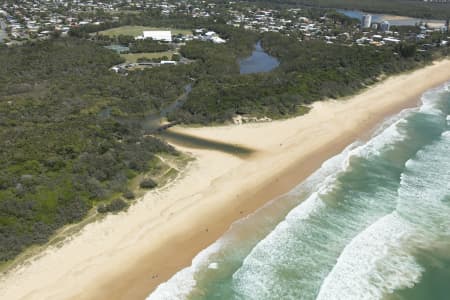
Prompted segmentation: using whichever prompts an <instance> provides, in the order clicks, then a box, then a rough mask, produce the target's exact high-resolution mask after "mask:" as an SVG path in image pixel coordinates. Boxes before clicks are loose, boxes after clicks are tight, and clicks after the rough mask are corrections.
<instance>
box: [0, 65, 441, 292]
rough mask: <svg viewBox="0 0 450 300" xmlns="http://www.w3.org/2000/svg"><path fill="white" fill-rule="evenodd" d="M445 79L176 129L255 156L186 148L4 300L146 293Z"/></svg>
mask: <svg viewBox="0 0 450 300" xmlns="http://www.w3.org/2000/svg"><path fill="white" fill-rule="evenodd" d="M449 79H450V61H448V60H446V61H441V62H438V63H436V64H435V65H433V66H430V67H427V68H424V69H421V70H418V71H415V72H413V73H411V74H406V75H401V76H396V77H393V78H390V79H388V80H386V81H384V82H383V83H381V84H378V85H376V86H374V87H372V88H370V89H368V90H366V91H364V92H363V93H362V94H360V95H358V96H355V97H352V98H351V99H349V100H347V101H328V102H320V103H316V104H315V105H314V108H313V110H312V111H311V112H310V113H309V114H307V115H306V116H302V117H298V118H294V119H289V120H285V121H276V122H271V123H260V124H246V125H239V126H222V127H206V128H192V129H190V128H176V129H174V130H176V131H179V132H184V133H188V134H192V135H196V136H199V137H204V138H209V139H214V140H219V141H223V142H228V143H233V144H240V145H244V146H247V147H250V148H254V149H256V150H257V151H258V152H257V154H256V155H254V156H252V157H250V158H248V159H241V158H238V157H235V156H232V155H229V154H225V153H221V152H217V151H210V150H199V149H187V148H183V149H182V150H184V151H187V152H190V153H192V155H193V156H194V157H196V160H195V161H194V162H193V163H191V165H190V166H189V167H188V168H187V169H186V170H185V171H184V172H182V174H181V175H180V178H179V179H177V180H176V181H174V182H173V183H172V184H170V186H168V187H166V188H163V189H159V190H156V191H152V192H149V193H148V194H147V195H146V196H145V197H144V199H143V200H142V201H140V202H138V203H137V204H136V205H134V206H133V207H131V208H130V209H129V210H128V211H127V212H125V213H120V214H118V215H111V216H108V217H106V218H105V219H104V220H102V221H99V222H95V223H92V224H89V225H87V226H86V227H85V228H84V229H83V230H82V231H81V232H80V233H79V234H77V235H76V236H73V237H72V238H71V239H70V240H69V241H67V242H66V243H64V245H63V246H62V247H61V248H54V247H51V248H49V249H47V250H46V251H45V252H44V253H42V255H40V256H39V257H37V258H35V259H34V260H32V261H30V262H29V263H27V264H26V265H23V266H21V267H20V268H17V269H16V270H13V271H12V272H10V273H9V274H7V275H4V276H2V278H1V279H0V299H8V300H13V299H58V300H60V299H68V298H73V299H136V298H137V299H140V298H144V297H145V296H146V295H147V294H148V293H149V292H150V291H151V290H152V289H154V288H155V286H156V285H157V284H159V283H160V282H162V281H164V280H166V279H167V278H169V277H170V276H171V275H173V274H174V273H175V272H176V271H178V270H179V269H181V268H183V267H185V266H187V265H189V263H190V261H191V259H192V258H193V256H195V254H196V253H198V251H200V250H201V249H202V248H204V247H206V246H207V245H208V244H210V243H212V242H213V241H214V240H215V239H217V238H218V237H219V236H220V235H221V234H222V233H223V232H224V231H225V230H226V229H227V228H228V226H229V225H230V224H231V223H232V222H233V221H234V220H236V219H237V218H239V217H242V216H243V215H245V214H248V213H250V212H251V211H253V210H255V209H256V208H258V207H259V206H261V205H262V204H264V203H265V202H267V201H269V200H270V199H272V198H273V197H274V196H276V195H279V194H281V193H284V192H286V191H288V190H289V189H290V188H292V187H293V186H295V185H296V184H297V183H298V182H299V181H300V180H301V179H303V178H305V177H306V176H307V175H308V174H310V173H311V172H312V171H313V170H314V169H315V168H317V167H319V166H320V164H321V163H322V162H323V161H325V160H326V159H328V158H329V157H330V156H332V155H334V154H336V153H338V152H340V151H341V150H342V149H343V148H344V147H345V146H346V145H348V144H349V143H351V142H353V141H354V140H355V139H357V138H360V137H361V136H362V135H364V134H367V131H368V130H371V129H372V128H374V126H375V125H376V124H377V123H379V122H380V121H382V120H383V119H384V118H385V117H387V116H388V115H391V114H393V113H396V112H398V111H400V110H401V109H402V108H405V107H410V106H414V105H416V104H417V103H418V101H419V95H420V94H421V93H423V92H424V91H426V90H427V89H429V88H431V87H433V86H436V85H438V84H441V83H443V82H445V81H447V80H449ZM294 167H295V168H294ZM206 229H208V230H206ZM156 275H158V276H157V277H156ZM152 277H153V278H152Z"/></svg>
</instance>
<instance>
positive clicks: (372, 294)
mask: <svg viewBox="0 0 450 300" xmlns="http://www.w3.org/2000/svg"><path fill="white" fill-rule="evenodd" d="M413 234H414V230H413V229H412V228H411V227H410V226H409V225H408V223H406V222H404V221H403V220H402V219H401V218H400V217H399V216H398V215H397V214H396V213H395V212H394V213H392V214H390V215H387V216H385V217H383V218H381V219H380V220H378V221H377V222H376V223H374V224H372V225H371V226H370V227H368V228H367V229H366V230H364V231H363V232H361V233H360V234H359V235H357V236H356V237H355V238H354V239H353V240H352V241H351V242H350V243H349V244H348V245H347V246H346V247H345V249H344V250H343V252H342V254H341V255H340V257H339V258H338V260H337V263H336V265H335V266H334V268H333V269H332V271H331V272H330V273H329V275H328V276H327V277H326V278H325V280H324V281H323V283H322V286H321V288H320V292H319V295H318V297H317V299H318V300H328V299H333V300H334V299H336V300H337V299H345V300H349V299H350V300H351V299H355V300H362V299H367V300H368V299H381V298H382V297H383V295H385V294H386V293H390V292H392V291H394V290H395V289H399V288H405V287H410V286H411V285H413V284H414V283H415V282H418V280H419V279H420V277H421V274H422V272H423V269H422V267H421V266H420V265H419V264H418V263H417V262H416V261H415V258H414V256H413V255H411V254H410V253H409V251H408V247H406V246H405V242H406V241H407V240H408V238H410V237H411V236H412V235H413Z"/></svg>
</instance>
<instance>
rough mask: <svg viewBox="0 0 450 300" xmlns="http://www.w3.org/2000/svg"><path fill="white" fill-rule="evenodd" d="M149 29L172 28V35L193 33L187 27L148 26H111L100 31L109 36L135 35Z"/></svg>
mask: <svg viewBox="0 0 450 300" xmlns="http://www.w3.org/2000/svg"><path fill="white" fill-rule="evenodd" d="M147 30H148V31H149V30H170V31H172V35H177V34H180V33H181V34H192V31H191V30H187V29H177V28H161V27H147V26H121V27H116V28H111V29H108V30H104V31H100V32H99V33H100V34H103V35H107V36H118V35H121V34H123V35H132V36H134V37H136V36H138V35H141V34H142V31H147Z"/></svg>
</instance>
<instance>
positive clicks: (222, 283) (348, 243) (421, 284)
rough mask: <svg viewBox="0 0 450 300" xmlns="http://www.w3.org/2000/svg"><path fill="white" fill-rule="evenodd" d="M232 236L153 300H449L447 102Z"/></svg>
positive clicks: (365, 147) (431, 97)
mask: <svg viewBox="0 0 450 300" xmlns="http://www.w3.org/2000/svg"><path fill="white" fill-rule="evenodd" d="M448 86H449V85H446V86H443V87H440V88H438V89H434V90H430V91H428V92H427V93H425V94H424V95H423V97H422V105H421V106H420V107H418V108H416V109H409V110H405V111H403V112H401V113H400V114H399V115H397V116H395V117H393V118H391V119H390V120H387V121H386V122H385V123H384V124H382V125H381V126H380V128H379V129H378V130H377V131H376V133H375V134H374V135H373V137H372V138H371V139H370V140H368V141H365V142H356V143H354V144H352V145H350V146H349V147H348V148H347V149H345V150H344V151H343V152H342V153H341V154H340V155H338V156H336V157H334V158H332V159H330V160H329V161H327V162H326V163H324V165H323V166H322V167H321V168H320V169H319V170H318V171H316V173H314V174H313V175H312V176H311V177H310V178H308V179H307V180H306V181H305V182H303V183H301V184H299V185H298V186H297V187H296V188H295V189H294V190H293V191H291V192H290V193H288V194H286V195H283V196H281V197H279V198H278V199H274V200H273V201H272V202H271V203H269V204H267V205H266V206H265V207H263V208H261V209H260V210H258V211H257V212H256V213H254V214H253V215H251V216H249V217H247V218H245V219H243V220H240V221H238V222H236V223H235V224H233V225H232V227H231V228H230V230H229V231H228V232H227V233H226V234H225V235H224V236H223V237H222V238H220V239H219V240H218V241H217V242H215V243H214V244H213V245H211V246H210V247H208V248H207V249H205V250H204V251H202V252H201V253H200V254H199V255H198V256H197V257H196V258H195V259H194V261H193V263H192V266H191V267H189V268H186V269H184V270H182V271H180V272H179V273H177V274H176V275H175V276H174V277H173V278H171V279H170V280H169V281H167V282H166V283H164V284H162V285H160V286H159V287H158V288H157V290H156V291H155V292H154V293H153V294H151V295H150V296H149V297H148V299H150V300H153V299H195V300H200V299H257V300H263V299H327V300H328V299H346V300H348V299H358V300H359V299H408V300H409V299H450V287H449V286H450V284H449V283H450V281H449V280H450V117H449V114H450V92H449V88H448Z"/></svg>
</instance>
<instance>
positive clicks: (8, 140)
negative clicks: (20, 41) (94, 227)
mask: <svg viewBox="0 0 450 300" xmlns="http://www.w3.org/2000/svg"><path fill="white" fill-rule="evenodd" d="M120 62H122V58H120V56H119V55H118V54H116V53H114V52H113V51H109V50H107V49H104V48H103V47H100V46H97V45H95V44H94V43H92V42H88V41H85V40H81V39H73V38H68V39H56V40H50V41H43V42H33V43H27V44H24V45H23V46H19V47H14V48H6V47H4V48H1V49H0V65H1V66H2V68H1V69H0V148H1V149H2V151H0V262H2V261H6V260H8V259H11V258H13V257H14V256H15V255H17V254H18V253H19V252H20V251H21V250H22V249H23V248H24V247H27V246H29V245H31V244H35V243H37V244H39V243H44V242H46V241H47V239H48V237H49V236H50V235H51V234H52V233H53V232H54V230H56V229H58V228H59V227H61V226H62V225H65V224H67V223H72V222H76V221H78V220H80V219H81V218H82V217H83V216H85V215H86V213H87V212H88V211H89V209H90V208H91V207H93V206H95V205H96V203H99V202H102V203H103V202H104V201H106V203H108V199H114V198H117V196H120V195H121V194H122V193H123V192H125V191H127V186H128V183H129V181H130V180H131V179H132V178H134V177H135V176H137V175H138V174H141V173H147V172H153V173H157V172H159V168H160V166H159V163H158V161H159V160H158V159H157V158H155V155H156V154H160V153H168V154H171V155H177V152H176V151H175V150H174V149H173V148H172V147H170V146H169V145H167V144H166V143H165V142H163V141H162V140H160V139H158V138H155V137H152V136H149V135H144V134H143V133H144V129H143V128H142V126H141V125H140V120H142V119H143V118H144V116H145V115H147V114H150V113H152V112H157V111H158V110H159V109H160V107H161V106H162V105H163V104H164V103H166V102H167V101H169V100H172V99H174V98H176V97H177V96H178V94H181V93H182V88H183V85H184V84H185V83H186V82H187V81H188V78H187V76H188V74H189V72H187V71H186V70H185V69H183V67H181V68H177V69H172V70H171V71H170V72H167V69H166V68H160V69H157V70H152V71H151V72H149V71H147V70H144V71H139V72H136V73H134V74H131V75H130V76H128V77H124V76H120V75H118V74H116V73H114V72H111V71H110V70H109V68H110V67H111V66H112V65H115V64H117V63H120ZM118 207H124V206H120V205H117V203H115V202H114V203H112V204H111V205H109V204H106V206H105V208H106V210H116V209H117V208H118ZM100 210H102V209H100Z"/></svg>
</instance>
